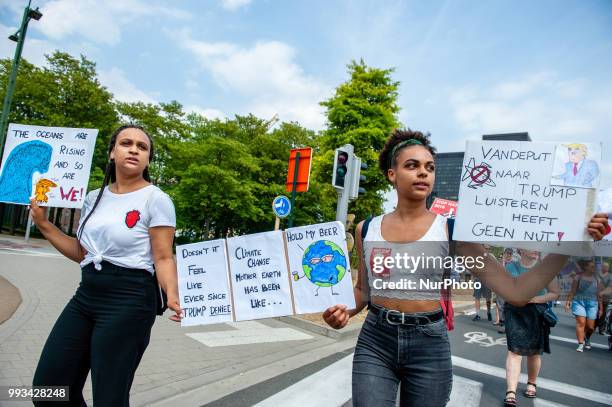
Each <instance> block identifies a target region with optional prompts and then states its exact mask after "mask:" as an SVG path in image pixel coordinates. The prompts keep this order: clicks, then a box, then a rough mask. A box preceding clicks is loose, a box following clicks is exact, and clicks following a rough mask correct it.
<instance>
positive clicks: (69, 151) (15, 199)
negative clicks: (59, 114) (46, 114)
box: [0, 123, 98, 208]
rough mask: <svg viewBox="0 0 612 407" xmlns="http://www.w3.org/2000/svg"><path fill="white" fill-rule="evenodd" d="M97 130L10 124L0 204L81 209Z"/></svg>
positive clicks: (1, 168) (0, 179)
mask: <svg viewBox="0 0 612 407" xmlns="http://www.w3.org/2000/svg"><path fill="white" fill-rule="evenodd" d="M97 135H98V130H96V129H73V128H65V127H44V126H28V125H23V124H14V123H11V124H10V125H9V129H8V134H7V137H6V145H5V147H4V154H3V156H2V165H1V166H0V202H7V203H13V204H20V205H29V204H30V198H32V197H34V198H35V199H36V201H38V203H39V205H42V206H53V207H59V208H80V207H81V206H83V201H84V200H85V196H86V195H87V184H88V182H89V174H90V169H91V160H92V157H93V153H94V148H95V145H96V137H97Z"/></svg>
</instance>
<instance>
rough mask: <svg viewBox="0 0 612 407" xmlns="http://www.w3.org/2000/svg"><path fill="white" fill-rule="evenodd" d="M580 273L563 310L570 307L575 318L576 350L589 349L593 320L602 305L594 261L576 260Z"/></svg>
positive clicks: (598, 313) (593, 326)
mask: <svg viewBox="0 0 612 407" xmlns="http://www.w3.org/2000/svg"><path fill="white" fill-rule="evenodd" d="M576 264H577V265H578V267H579V268H580V270H581V271H582V272H581V273H579V274H577V275H576V278H575V279H574V282H573V284H572V288H571V290H570V292H569V294H568V296H567V300H566V301H565V312H568V311H569V310H570V307H571V309H572V314H574V317H575V318H576V339H578V347H577V348H576V351H578V352H584V350H585V349H586V350H589V349H591V335H592V334H593V332H594V331H595V320H596V319H597V317H598V316H601V311H602V310H603V307H601V306H600V300H601V299H600V297H599V296H598V293H599V292H600V291H602V290H601V289H600V288H601V286H600V284H599V283H598V280H597V277H596V276H595V262H594V261H593V259H580V260H578V261H577V262H576Z"/></svg>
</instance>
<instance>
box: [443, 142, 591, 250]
mask: <svg viewBox="0 0 612 407" xmlns="http://www.w3.org/2000/svg"><path fill="white" fill-rule="evenodd" d="M555 146H556V144H555V143H545V142H515V141H495V142H491V141H468V142H467V145H466V152H465V156H464V161H463V173H462V177H461V185H460V189H459V207H458V209H457V220H456V225H455V231H454V238H455V240H461V241H481V242H484V241H487V242H498V241H512V242H513V246H515V247H520V245H518V244H517V243H520V242H539V243H543V244H541V245H540V246H541V250H544V251H548V252H552V251H557V252H560V253H561V252H565V253H567V254H579V255H580V254H583V252H584V251H585V250H586V251H587V252H588V251H589V250H590V252H591V253H592V248H590V246H589V245H588V244H585V245H576V244H571V245H563V247H561V243H566V242H568V243H569V242H587V241H592V239H591V238H590V236H589V235H588V233H587V230H586V224H587V222H588V220H589V219H590V218H591V216H592V215H593V214H594V213H595V190H593V189H586V188H575V187H566V186H557V185H551V183H550V181H551V176H552V174H553V161H554V160H553V158H554V152H555ZM551 243H557V244H556V245H555V244H551ZM529 247H531V248H534V247H538V246H537V245H531V246H529ZM575 251H579V252H580V253H572V252H575ZM587 254H588V253H587Z"/></svg>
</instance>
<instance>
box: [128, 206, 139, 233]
mask: <svg viewBox="0 0 612 407" xmlns="http://www.w3.org/2000/svg"><path fill="white" fill-rule="evenodd" d="M139 220H140V211H138V210H136V209H133V210H131V211H129V212H128V213H126V214H125V224H126V225H127V227H128V228H130V229H132V228H133V227H134V226H136V223H138V221H139Z"/></svg>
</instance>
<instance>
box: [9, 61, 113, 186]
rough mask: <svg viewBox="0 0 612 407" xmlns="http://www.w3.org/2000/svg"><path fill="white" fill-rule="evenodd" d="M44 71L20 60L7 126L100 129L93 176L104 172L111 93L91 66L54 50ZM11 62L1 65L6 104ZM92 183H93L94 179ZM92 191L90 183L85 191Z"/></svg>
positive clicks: (111, 120) (89, 62) (111, 103)
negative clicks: (12, 124) (13, 124)
mask: <svg viewBox="0 0 612 407" xmlns="http://www.w3.org/2000/svg"><path fill="white" fill-rule="evenodd" d="M46 59H47V66H45V67H36V66H34V65H32V64H30V63H29V62H28V61H26V60H21V62H20V64H19V71H18V73H17V81H16V83H15V91H14V93H13V101H12V107H11V111H10V114H9V122H10V123H23V124H32V125H44V126H57V127H84V128H94V129H99V134H98V139H97V141H96V150H95V153H94V159H93V163H92V171H94V172H95V171H96V168H98V169H100V170H102V171H103V170H104V168H105V167H106V159H107V155H106V147H107V142H108V137H109V135H110V133H111V131H112V130H113V129H114V128H115V127H116V126H117V113H116V111H115V108H114V106H113V102H112V94H111V93H110V92H108V90H107V89H106V88H105V87H103V86H102V85H101V84H100V82H99V81H98V79H97V76H96V70H95V64H94V63H93V62H91V61H89V60H87V59H86V58H85V57H84V56H81V57H80V59H76V58H74V57H72V56H70V55H68V54H66V53H63V52H59V51H56V52H54V53H53V54H52V55H47V57H46ZM11 64H12V60H10V59H3V60H0V98H2V99H4V94H5V92H6V84H7V83H8V75H9V73H10V70H11ZM92 182H94V183H95V182H96V180H95V178H92ZM92 187H94V184H92V183H91V182H90V185H89V189H91V188H92Z"/></svg>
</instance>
